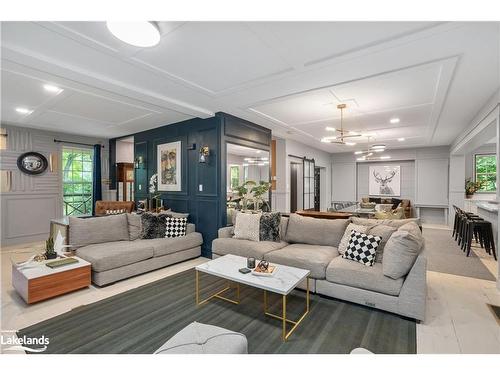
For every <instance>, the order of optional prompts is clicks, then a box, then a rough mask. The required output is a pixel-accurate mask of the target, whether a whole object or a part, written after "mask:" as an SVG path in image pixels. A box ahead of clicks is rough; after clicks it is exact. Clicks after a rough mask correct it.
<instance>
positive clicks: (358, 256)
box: [342, 230, 382, 266]
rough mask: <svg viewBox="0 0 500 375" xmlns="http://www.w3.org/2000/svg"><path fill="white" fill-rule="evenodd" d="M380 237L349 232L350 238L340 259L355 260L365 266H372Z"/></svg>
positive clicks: (353, 231)
mask: <svg viewBox="0 0 500 375" xmlns="http://www.w3.org/2000/svg"><path fill="white" fill-rule="evenodd" d="M380 241H382V237H379V236H373V235H371V234H365V233H360V232H356V231H355V230H352V231H351V238H350V239H349V244H348V245H347V250H346V251H345V253H344V255H342V258H345V259H350V260H355V261H356V262H359V263H361V264H364V265H365V266H373V263H374V262H375V255H376V251H377V247H378V245H379V244H380Z"/></svg>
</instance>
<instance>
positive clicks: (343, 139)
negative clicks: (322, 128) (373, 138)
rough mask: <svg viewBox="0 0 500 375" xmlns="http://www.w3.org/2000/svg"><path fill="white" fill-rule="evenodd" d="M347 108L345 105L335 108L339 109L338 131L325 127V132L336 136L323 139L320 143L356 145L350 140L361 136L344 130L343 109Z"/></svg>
mask: <svg viewBox="0 0 500 375" xmlns="http://www.w3.org/2000/svg"><path fill="white" fill-rule="evenodd" d="M346 107H347V105H346V104H343V103H342V104H339V105H337V108H338V109H340V129H335V128H331V127H327V128H326V130H328V131H332V132H336V133H337V135H334V136H328V137H323V138H322V139H321V142H324V143H335V144H338V145H347V146H354V145H355V144H356V143H354V142H351V141H350V138H356V137H361V134H357V133H356V132H353V131H347V130H344V109H345V108H346Z"/></svg>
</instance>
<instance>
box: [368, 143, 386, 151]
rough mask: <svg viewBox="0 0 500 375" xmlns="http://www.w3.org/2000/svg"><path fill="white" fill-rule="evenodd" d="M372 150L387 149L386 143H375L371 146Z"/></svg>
mask: <svg viewBox="0 0 500 375" xmlns="http://www.w3.org/2000/svg"><path fill="white" fill-rule="evenodd" d="M370 148H371V149H372V150H385V145H384V144H381V143H379V144H375V145H372V147H370Z"/></svg>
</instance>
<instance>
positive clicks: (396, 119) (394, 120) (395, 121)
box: [389, 117, 400, 124]
mask: <svg viewBox="0 0 500 375" xmlns="http://www.w3.org/2000/svg"><path fill="white" fill-rule="evenodd" d="M399 121H400V120H399V118H397V117H393V118H391V119H390V120H389V122H390V123H391V124H399Z"/></svg>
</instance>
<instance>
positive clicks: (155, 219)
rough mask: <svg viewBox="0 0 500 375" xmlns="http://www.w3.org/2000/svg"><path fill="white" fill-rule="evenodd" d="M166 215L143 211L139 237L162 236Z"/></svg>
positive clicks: (146, 238) (163, 235) (144, 238)
mask: <svg viewBox="0 0 500 375" xmlns="http://www.w3.org/2000/svg"><path fill="white" fill-rule="evenodd" d="M167 217H168V216H167V215H163V214H159V215H157V214H152V213H150V212H144V213H143V214H142V215H141V224H142V230H141V238H142V239H143V240H151V239H153V238H164V237H165V230H166V219H167Z"/></svg>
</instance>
